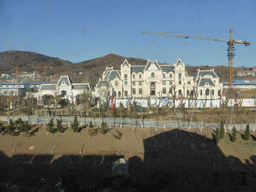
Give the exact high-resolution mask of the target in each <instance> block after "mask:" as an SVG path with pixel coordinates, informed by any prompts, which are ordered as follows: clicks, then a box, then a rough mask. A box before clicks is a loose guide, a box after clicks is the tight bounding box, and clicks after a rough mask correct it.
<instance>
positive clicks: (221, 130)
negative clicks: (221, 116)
mask: <svg viewBox="0 0 256 192" xmlns="http://www.w3.org/2000/svg"><path fill="white" fill-rule="evenodd" d="M224 134H225V130H224V123H223V121H221V123H220V139H223V138H224Z"/></svg>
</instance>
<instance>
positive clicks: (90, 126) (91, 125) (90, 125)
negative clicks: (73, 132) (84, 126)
mask: <svg viewBox="0 0 256 192" xmlns="http://www.w3.org/2000/svg"><path fill="white" fill-rule="evenodd" d="M93 127H94V126H93V124H92V122H91V121H90V122H89V128H90V129H92V128H93Z"/></svg>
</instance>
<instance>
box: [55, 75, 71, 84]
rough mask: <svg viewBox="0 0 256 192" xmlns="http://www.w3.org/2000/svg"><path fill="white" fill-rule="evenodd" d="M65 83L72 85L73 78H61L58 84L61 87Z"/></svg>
mask: <svg viewBox="0 0 256 192" xmlns="http://www.w3.org/2000/svg"><path fill="white" fill-rule="evenodd" d="M63 82H64V83H65V84H66V85H70V83H73V82H72V80H71V78H70V77H68V76H64V77H61V78H60V80H59V82H58V85H61V84H62V83H63Z"/></svg>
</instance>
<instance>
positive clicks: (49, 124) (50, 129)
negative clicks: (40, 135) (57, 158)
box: [46, 119, 57, 133]
mask: <svg viewBox="0 0 256 192" xmlns="http://www.w3.org/2000/svg"><path fill="white" fill-rule="evenodd" d="M46 130H47V131H48V132H50V133H56V131H57V130H56V129H55V128H54V123H53V119H51V120H50V121H49V123H48V125H47V128H46Z"/></svg>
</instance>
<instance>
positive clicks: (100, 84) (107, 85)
mask: <svg viewBox="0 0 256 192" xmlns="http://www.w3.org/2000/svg"><path fill="white" fill-rule="evenodd" d="M102 86H105V87H110V83H109V82H108V81H102V80H101V81H100V82H99V83H98V84H97V86H96V87H102Z"/></svg>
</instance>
